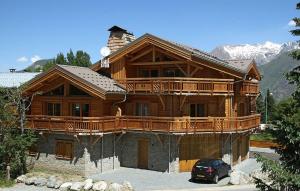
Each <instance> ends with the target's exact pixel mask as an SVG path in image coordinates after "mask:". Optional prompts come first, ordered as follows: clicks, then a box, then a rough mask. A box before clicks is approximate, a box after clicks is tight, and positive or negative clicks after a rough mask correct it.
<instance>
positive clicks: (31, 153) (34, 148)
mask: <svg viewBox="0 0 300 191" xmlns="http://www.w3.org/2000/svg"><path fill="white" fill-rule="evenodd" d="M37 153H38V149H37V145H36V144H33V145H31V146H30V147H29V149H28V155H29V156H36V155H37Z"/></svg>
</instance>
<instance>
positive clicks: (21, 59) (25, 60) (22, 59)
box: [17, 56, 28, 62]
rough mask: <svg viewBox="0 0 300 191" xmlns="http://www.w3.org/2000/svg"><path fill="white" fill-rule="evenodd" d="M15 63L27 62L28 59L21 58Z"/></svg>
mask: <svg viewBox="0 0 300 191" xmlns="http://www.w3.org/2000/svg"><path fill="white" fill-rule="evenodd" d="M17 62H28V58H27V57H26V56H22V57H20V58H18V59H17Z"/></svg>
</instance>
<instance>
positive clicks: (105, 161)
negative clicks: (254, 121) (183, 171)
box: [28, 132, 238, 176]
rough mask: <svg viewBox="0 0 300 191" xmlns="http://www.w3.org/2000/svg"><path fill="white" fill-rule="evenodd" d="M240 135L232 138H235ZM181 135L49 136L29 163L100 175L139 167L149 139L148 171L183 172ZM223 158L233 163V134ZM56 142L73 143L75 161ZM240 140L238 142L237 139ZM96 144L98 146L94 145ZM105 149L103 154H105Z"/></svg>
mask: <svg viewBox="0 0 300 191" xmlns="http://www.w3.org/2000/svg"><path fill="white" fill-rule="evenodd" d="M236 136H237V135H232V139H235V138H236ZM179 137H180V136H179V135H168V134H154V133H134V132H127V133H125V134H119V135H114V134H107V135H104V136H103V137H102V138H100V139H99V136H93V137H90V136H77V138H76V137H74V136H72V135H65V134H49V135H44V136H40V137H39V141H38V144H37V146H38V148H37V149H38V151H39V152H38V153H37V155H36V156H34V157H33V156H31V157H28V163H31V164H33V165H34V166H35V167H37V168H46V169H50V170H57V171H63V172H68V173H76V174H81V175H84V176H90V175H93V174H99V173H102V172H105V171H110V170H114V169H118V168H119V167H120V166H122V167H130V168H138V141H139V140H140V139H147V140H148V169H149V170H155V171H161V172H179V170H180V167H179V148H180V145H179V144H178V139H179ZM220 139H221V141H220V147H221V148H222V149H221V153H220V155H221V157H222V159H223V160H224V161H225V162H226V163H228V164H232V158H233V157H232V152H233V150H232V145H231V143H230V140H231V139H230V135H229V134H223V135H222V136H220ZM56 140H71V141H72V142H73V156H74V157H73V159H72V160H63V159H57V158H56V157H55V146H56ZM235 140H238V139H235ZM93 143H94V144H93ZM102 144H103V145H102ZM102 148H103V152H102Z"/></svg>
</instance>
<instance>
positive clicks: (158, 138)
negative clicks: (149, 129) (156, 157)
mask: <svg viewBox="0 0 300 191" xmlns="http://www.w3.org/2000/svg"><path fill="white" fill-rule="evenodd" d="M153 134H154V135H155V136H156V138H157V140H158V142H159V143H160V146H161V148H163V146H164V143H163V141H162V140H161V138H160V136H159V135H158V134H157V133H153Z"/></svg>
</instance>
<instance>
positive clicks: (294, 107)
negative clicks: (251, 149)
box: [255, 3, 300, 191]
mask: <svg viewBox="0 0 300 191" xmlns="http://www.w3.org/2000/svg"><path fill="white" fill-rule="evenodd" d="M297 9H300V3H298V4H297ZM293 20H294V21H295V23H296V27H300V18H294V19H293ZM291 33H292V34H293V35H296V36H300V29H299V28H297V29H295V30H292V31H291ZM291 56H293V58H294V59H297V60H300V50H296V51H294V52H293V53H292V54H291ZM287 79H288V80H289V82H290V83H292V84H295V85H296V90H295V92H294V93H293V95H292V98H290V99H288V100H285V101H282V102H280V103H279V104H278V105H277V107H276V112H274V113H273V114H274V115H273V123H274V125H275V126H276V128H275V129H274V130H273V131H272V135H273V136H274V137H275V142H276V143H278V144H279V145H280V147H278V148H276V149H275V151H276V153H278V154H279V155H280V161H279V162H278V161H273V160H270V159H267V158H264V157H262V156H259V155H258V156H257V160H258V161H259V162H261V163H262V172H264V173H267V174H268V177H269V180H270V181H269V182H265V181H263V180H260V179H257V178H256V179H255V183H256V187H257V188H260V189H261V190H268V191H271V190H272V191H273V190H278V191H281V190H291V191H294V190H295V191H296V190H297V191H298V190H300V107H299V106H300V97H299V95H300V66H296V67H295V68H294V69H293V70H292V71H290V72H289V73H288V74H287Z"/></svg>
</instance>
